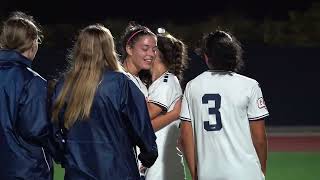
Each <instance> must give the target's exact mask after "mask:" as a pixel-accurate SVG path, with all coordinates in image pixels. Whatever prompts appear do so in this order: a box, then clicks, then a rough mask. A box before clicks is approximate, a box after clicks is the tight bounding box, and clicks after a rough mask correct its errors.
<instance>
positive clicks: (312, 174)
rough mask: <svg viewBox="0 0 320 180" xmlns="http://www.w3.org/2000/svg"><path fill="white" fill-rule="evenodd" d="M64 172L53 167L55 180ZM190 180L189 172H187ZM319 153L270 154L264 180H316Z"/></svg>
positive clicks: (319, 172)
mask: <svg viewBox="0 0 320 180" xmlns="http://www.w3.org/2000/svg"><path fill="white" fill-rule="evenodd" d="M63 174H64V171H63V169H62V168H60V166H58V165H56V166H55V177H54V179H55V180H63ZM187 175H188V180H190V175H189V172H187ZM319 177H320V152H314V153H311V152H308V153H303V152H290V153H289V152H285V153H284V152H271V153H269V158H268V167H267V176H266V180H318V179H319Z"/></svg>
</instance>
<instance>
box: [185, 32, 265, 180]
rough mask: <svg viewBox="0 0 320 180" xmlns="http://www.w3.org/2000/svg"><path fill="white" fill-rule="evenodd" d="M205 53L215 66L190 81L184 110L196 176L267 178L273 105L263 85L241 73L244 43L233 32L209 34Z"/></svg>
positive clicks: (187, 145)
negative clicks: (268, 127) (268, 128)
mask: <svg viewBox="0 0 320 180" xmlns="http://www.w3.org/2000/svg"><path fill="white" fill-rule="evenodd" d="M204 53H205V59H206V62H207V64H208V66H209V68H210V70H208V71H206V72H203V73H202V74H200V75H199V76H197V77H196V78H195V79H193V80H191V81H190V82H189V83H188V84H187V86H186V89H185V92H184V95H183V100H182V107H181V114H180V119H181V120H182V123H181V144H182V147H183V148H182V150H183V153H184V155H185V157H186V160H187V163H188V167H189V169H190V172H191V175H192V178H193V179H198V180H218V179H219V180H220V179H224V180H234V179H240V180H263V179H264V174H265V172H266V160H267V138H266V132H265V124H264V117H266V116H268V110H267V108H266V106H265V103H264V100H263V96H262V92H261V89H260V86H259V84H258V82H257V81H256V80H254V79H251V78H248V77H245V76H243V75H240V74H237V73H236V71H237V70H239V68H240V66H241V65H242V64H243V61H242V59H241V54H242V48H241V46H240V43H239V42H238V41H237V40H236V39H235V37H233V36H232V35H231V34H228V33H226V32H224V31H216V32H213V33H210V34H208V35H206V36H205V37H204Z"/></svg>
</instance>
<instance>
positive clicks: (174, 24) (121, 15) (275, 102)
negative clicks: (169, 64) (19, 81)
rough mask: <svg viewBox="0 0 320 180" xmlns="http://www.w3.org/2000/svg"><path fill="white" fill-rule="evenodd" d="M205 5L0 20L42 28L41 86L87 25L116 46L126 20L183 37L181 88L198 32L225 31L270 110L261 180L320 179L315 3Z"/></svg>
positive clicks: (68, 5) (319, 29)
mask: <svg viewBox="0 0 320 180" xmlns="http://www.w3.org/2000/svg"><path fill="white" fill-rule="evenodd" d="M207 1H208V0H207ZM207 1H205V0H192V1H179V0H175V1H174V0H172V1H168V0H157V1H150V0H149V1H146V0H139V1H137V0H136V1H133V0H131V1H123V0H118V1H112V2H111V0H109V1H106V0H105V1H97V0H90V1H73V0H69V1H68V0H65V1H60V0H55V1H48V0H47V1H18V0H1V4H0V20H1V21H2V20H4V19H5V18H6V17H7V16H8V15H9V14H10V12H12V11H17V10H18V11H23V12H25V13H27V14H29V15H32V16H34V18H35V20H36V21H38V22H39V23H40V24H41V26H42V29H43V34H44V39H43V43H42V44H41V46H40V47H39V51H38V54H37V56H36V59H35V61H33V68H34V69H35V70H36V71H37V72H38V73H39V74H40V75H42V76H43V77H44V78H46V79H48V80H50V79H54V78H57V77H58V76H59V74H60V73H61V72H63V71H64V70H65V69H66V67H67V61H66V56H67V55H68V50H69V49H70V48H71V47H72V44H73V41H74V40H75V36H76V34H77V33H78V31H79V30H80V29H81V28H83V27H85V26H87V25H89V24H92V23H101V24H104V25H105V26H106V27H108V28H109V29H110V30H111V32H112V34H113V36H114V39H115V42H116V43H117V45H119V42H120V36H121V34H122V33H123V31H124V29H125V27H126V26H127V24H128V23H129V22H130V21H136V22H137V23H139V24H141V25H145V26H148V27H149V28H150V29H151V30H153V31H156V29H157V28H159V27H162V28H165V29H166V30H167V31H168V32H169V33H171V34H173V35H174V36H176V37H178V38H180V39H182V40H183V41H184V42H185V44H186V45H187V46H188V48H189V49H188V50H189V55H190V56H189V58H190V60H189V61H190V62H189V64H190V66H189V69H187V71H186V74H185V81H184V82H183V84H182V85H184V84H185V83H187V82H188V81H189V80H191V79H192V78H194V77H195V76H197V75H198V74H200V73H201V72H203V71H204V70H206V66H205V63H204V61H203V60H202V59H201V58H199V56H197V55H196V53H195V51H194V50H195V48H197V47H198V45H199V40H200V39H201V37H202V36H203V34H205V33H208V32H210V31H215V30H216V29H221V30H226V31H229V32H231V33H232V34H234V35H235V36H236V37H237V38H238V40H240V42H241V43H242V46H243V49H244V53H245V54H244V59H245V62H246V67H245V69H244V71H242V72H241V74H243V75H246V76H249V77H251V78H254V79H256V80H257V81H258V82H259V83H260V85H261V87H262V92H263V95H264V98H265V101H266V105H267V107H268V110H269V112H270V116H269V117H268V118H267V119H266V125H267V131H268V136H269V150H270V156H269V159H268V171H267V176H266V177H267V179H270V180H287V179H290V180H295V179H296V180H300V179H304V180H316V179H319V176H320V174H319V173H320V172H319V162H320V153H319V152H320V118H319V114H318V113H317V112H318V111H319V110H318V108H319V107H320V106H319V104H320V79H319V78H320V70H319V65H320V55H319V52H320V2H319V1H316V0H268V1H267V0H261V1H253V0H241V1H236V0H223V1H216V0H211V1H210V0H209V2H207ZM55 179H56V180H58V179H59V180H60V179H63V169H60V168H58V169H57V170H56V173H55Z"/></svg>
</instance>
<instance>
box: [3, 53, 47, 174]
mask: <svg viewBox="0 0 320 180" xmlns="http://www.w3.org/2000/svg"><path fill="white" fill-rule="evenodd" d="M30 66H31V61H30V60H29V59H27V58H25V57H24V56H22V55H21V54H20V53H18V52H16V51H11V50H0V102H1V103H0V179H5V180H11V179H26V180H29V179H30V180H31V179H32V180H33V179H37V180H48V179H52V171H51V170H52V161H51V158H50V157H49V156H47V154H46V153H45V151H44V148H43V145H44V144H46V142H47V140H48V137H49V131H48V128H49V123H50V122H49V120H48V117H47V111H46V97H47V90H46V81H45V80H44V79H43V78H42V77H41V76H40V75H39V74H37V73H36V72H34V71H32V70H31V69H30Z"/></svg>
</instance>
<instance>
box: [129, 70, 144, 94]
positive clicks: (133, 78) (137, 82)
mask: <svg viewBox="0 0 320 180" xmlns="http://www.w3.org/2000/svg"><path fill="white" fill-rule="evenodd" d="M124 74H125V75H127V76H128V77H129V78H130V79H131V81H133V82H134V84H135V85H136V86H137V87H138V88H139V89H140V90H141V92H142V93H143V95H144V97H148V89H147V87H146V85H145V84H144V83H143V82H142V81H141V79H140V78H139V77H138V76H135V75H133V74H131V73H129V72H124Z"/></svg>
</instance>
